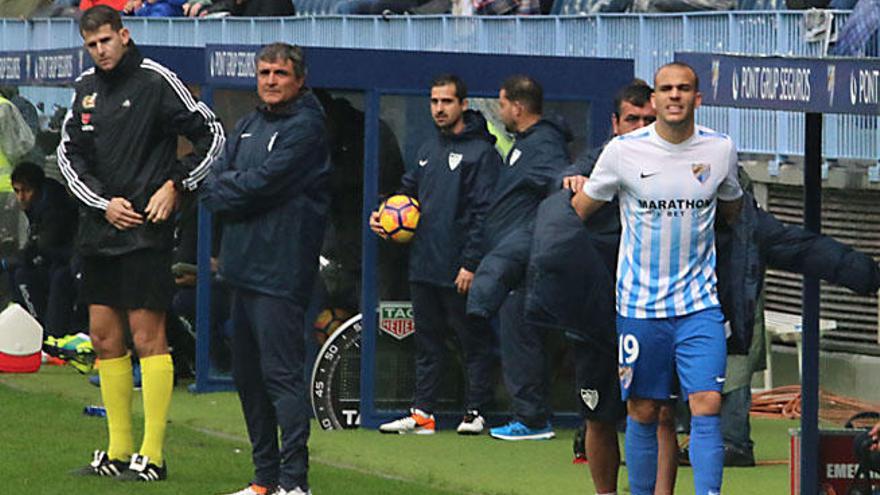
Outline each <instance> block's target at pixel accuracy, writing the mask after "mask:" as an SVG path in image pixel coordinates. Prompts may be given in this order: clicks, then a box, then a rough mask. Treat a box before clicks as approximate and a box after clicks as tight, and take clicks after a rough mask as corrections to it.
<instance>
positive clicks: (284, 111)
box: [257, 86, 312, 119]
mask: <svg viewBox="0 0 880 495" xmlns="http://www.w3.org/2000/svg"><path fill="white" fill-rule="evenodd" d="M311 94H312V92H311V90H310V89H309V88H307V87H305V86H303V87H302V89H301V90H300V92H299V93H298V94H297V95H296V96H294V97H293V99H292V100H289V101H287V102H286V103H283V104H282V105H281V106H279V107H277V108H275V109H274V110H269V106H268V105H266V104H265V103H261V104H260V105H259V106H258V107H257V110H259V111H260V113H262V114H263V116H265V117H267V118H279V119H280V118H284V117H290V116H291V115H293V114H295V113H296V111H297V110H298V109H299V108H300V107H301V106H302V105H303V103H304V102H305V100H306V98H308V97H309V96H311Z"/></svg>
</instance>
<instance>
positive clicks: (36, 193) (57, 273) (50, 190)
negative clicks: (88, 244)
mask: <svg viewBox="0 0 880 495" xmlns="http://www.w3.org/2000/svg"><path fill="white" fill-rule="evenodd" d="M11 182H12V188H13V190H14V191H15V198H16V200H18V206H19V208H21V210H22V211H23V212H24V214H25V215H26V216H27V219H28V234H27V241H26V242H25V245H24V247H23V248H22V249H21V250H20V251H19V252H18V253H17V254H16V255H15V256H11V257H9V258H4V259H2V260H0V267H2V269H3V270H4V271H6V272H7V273H8V274H9V279H10V286H11V289H12V291H13V299H14V300H15V302H17V303H19V304H20V305H21V306H22V307H24V308H25V309H27V310H28V312H29V313H31V315H33V317H34V318H36V319H37V320H38V321H39V322H40V323H41V324H42V325H43V328H44V329H45V333H46V334H47V335H51V336H53V337H61V336H64V335H66V334H68V333H71V332H70V330H71V320H72V316H73V307H74V301H75V300H76V298H75V292H76V291H75V288H74V281H73V270H72V269H71V266H70V262H71V257H72V255H73V238H74V235H75V234H76V224H77V206H76V203H74V202H73V200H72V198H71V197H70V196H69V195H68V194H67V191H66V190H65V189H64V186H62V185H61V184H60V183H59V182H58V181H56V180H54V179H49V178H46V176H45V174H44V172H43V169H42V168H41V167H40V166H38V165H36V164H33V163H28V162H25V163H21V164H20V165H18V166H17V167H15V170H13V171H12V176H11Z"/></svg>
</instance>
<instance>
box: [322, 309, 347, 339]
mask: <svg viewBox="0 0 880 495" xmlns="http://www.w3.org/2000/svg"><path fill="white" fill-rule="evenodd" d="M351 316H352V314H351V311H348V310H347V309H343V308H327V309H325V310H324V311H321V312H320V313H318V316H317V317H316V318H315V322H314V323H313V324H312V326H313V327H314V329H315V338H316V339H317V340H318V343H320V344H323V343H324V342H325V341H326V340H327V338H329V337H330V336H331V335H333V334H334V333H335V332H336V330H339V327H340V325H342V324H343V323H345V322H346V320H348V319H349V318H351Z"/></svg>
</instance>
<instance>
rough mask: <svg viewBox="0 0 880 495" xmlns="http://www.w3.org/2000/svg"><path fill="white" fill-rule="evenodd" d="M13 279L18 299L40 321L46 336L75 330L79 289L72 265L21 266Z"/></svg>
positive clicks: (14, 295) (13, 274)
mask: <svg viewBox="0 0 880 495" xmlns="http://www.w3.org/2000/svg"><path fill="white" fill-rule="evenodd" d="M9 280H10V285H11V286H12V287H11V289H12V294H13V299H14V300H15V302H17V303H18V304H20V305H21V306H22V307H23V308H25V309H26V310H27V311H28V312H29V313H30V314H31V315H32V316H33V317H34V318H36V319H37V320H39V322H40V323H41V324H42V325H43V328H44V329H45V333H46V335H51V336H53V337H62V336H64V335H67V334H69V333H74V332H73V331H74V322H73V304H74V301H76V288H75V286H74V278H73V273H72V272H71V268H70V265H69V264H67V263H52V264H49V265H44V266H28V265H22V266H18V267H15V268H14V269H12V270H11V271H10V272H9Z"/></svg>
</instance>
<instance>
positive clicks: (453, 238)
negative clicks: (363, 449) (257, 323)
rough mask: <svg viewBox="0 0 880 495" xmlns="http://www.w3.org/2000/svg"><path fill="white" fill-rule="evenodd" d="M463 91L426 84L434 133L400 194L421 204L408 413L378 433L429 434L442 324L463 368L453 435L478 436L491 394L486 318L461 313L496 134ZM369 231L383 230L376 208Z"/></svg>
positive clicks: (454, 82) (447, 78)
mask: <svg viewBox="0 0 880 495" xmlns="http://www.w3.org/2000/svg"><path fill="white" fill-rule="evenodd" d="M466 98H467V90H466V88H465V85H464V83H463V82H462V81H461V79H459V78H458V77H457V76H454V75H448V74H447V75H442V76H438V77H437V78H435V79H434V81H433V82H432V83H431V116H432V118H433V119H434V123H435V124H436V126H437V134H436V136H435V137H434V138H433V139H431V140H429V141H428V142H426V143H425V144H424V145H422V147H421V148H420V149H419V152H418V156H417V160H418V166H417V167H414V168H412V169H410V171H408V172H407V173H406V174H405V175H404V176H403V179H402V187H401V188H400V193H401V194H406V195H408V196H411V197H414V198H417V199H418V200H419V202H420V204H421V215H420V217H419V224H418V228H417V229H416V233H415V237H414V238H413V244H412V248H411V250H410V262H409V280H410V293H411V296H412V304H413V313H414V317H415V326H416V333H415V339H416V390H415V397H414V401H413V408H412V411H411V414H410V415H409V416H406V417H404V418H401V419H399V420H396V421H392V422H389V423H386V424H384V425H381V426H380V427H379V431H381V432H383V433H418V434H431V433H433V432H434V430H435V422H434V417H433V414H432V412H433V411H434V407H435V405H436V399H437V393H438V391H439V388H440V384H441V381H442V376H443V361H444V354H445V351H446V345H445V342H446V340H447V338H448V336H449V327H451V328H452V330H453V332H454V333H455V336H456V337H457V338H458V341H459V343H460V344H461V349H462V354H463V357H464V363H465V367H466V368H467V374H466V376H467V393H466V398H465V415H464V418H463V419H462V421H461V423H460V424H459V426H458V429H457V431H458V433H460V434H479V433H480V432H482V430H483V428H484V426H485V419H484V418H483V416H482V415H481V411H483V410H484V408H485V406H487V405H488V403H489V401H490V400H491V397H492V382H491V364H492V349H491V341H492V340H491V337H492V332H491V329H490V327H489V325H488V322H487V320H485V319H483V318H469V317H468V316H467V315H466V313H465V305H466V301H467V299H466V298H467V293H468V291H469V289H470V285H471V281H472V280H473V276H474V275H473V274H474V272H475V271H476V270H477V266H478V265H479V263H480V260H481V259H482V257H483V248H484V242H483V228H484V218H485V214H486V210H487V208H488V207H489V200H490V197H491V192H492V187H493V186H494V184H495V181H496V178H497V177H498V173H499V171H500V169H501V157H500V156H499V155H498V152H497V151H496V150H495V146H494V144H495V137H494V136H492V135H491V134H490V133H489V131H488V129H487V126H486V119H485V118H483V116H482V115H481V114H480V113H479V112H475V111H472V110H467V99H466ZM371 225H372V226H373V230H374V231H376V232H377V233H378V234H379V235H383V234H382V231H381V227H380V226H379V225H378V213H374V214H373V216H372V219H371Z"/></svg>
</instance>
